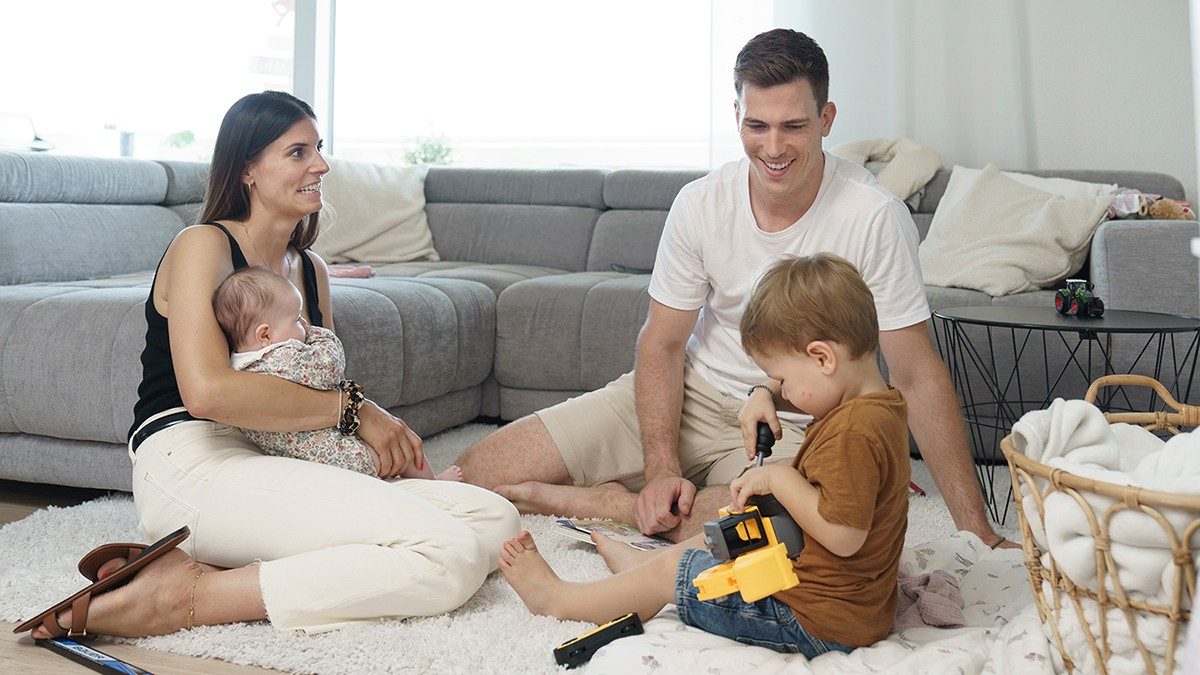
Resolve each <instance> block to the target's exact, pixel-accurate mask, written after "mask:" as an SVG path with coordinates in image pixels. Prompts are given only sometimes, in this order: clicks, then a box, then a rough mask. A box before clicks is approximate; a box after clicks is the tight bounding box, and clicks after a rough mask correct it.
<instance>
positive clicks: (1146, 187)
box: [917, 169, 1185, 213]
mask: <svg viewBox="0 0 1200 675" xmlns="http://www.w3.org/2000/svg"><path fill="white" fill-rule="evenodd" d="M950 173H951V172H950V171H947V170H945V169H942V170H940V171H938V172H937V173H936V174H934V176H933V179H932V180H930V181H929V183H928V184H927V185H926V186H925V194H924V196H922V197H921V205H920V206H919V207H918V208H917V212H918V213H933V212H934V211H936V210H937V206H938V202H940V201H941V200H942V195H943V194H944V193H945V192H946V187H947V185H949V183H950ZM1021 173H1024V174H1028V175H1030V176H1042V177H1045V178H1069V179H1071V180H1079V181H1084V182H1088V183H1116V184H1117V185H1119V186H1120V187H1126V188H1135V189H1137V190H1141V191H1142V192H1146V193H1149V194H1156V195H1162V196H1164V197H1170V198H1171V199H1185V197H1184V192H1183V184H1182V183H1180V182H1179V180H1178V179H1176V178H1174V177H1172V176H1168V175H1166V174H1163V173H1155V172H1152V171H1097V170H1085V171H1065V170H1061V169H1058V170H1055V169H1021Z"/></svg>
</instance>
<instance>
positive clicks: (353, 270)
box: [329, 263, 375, 279]
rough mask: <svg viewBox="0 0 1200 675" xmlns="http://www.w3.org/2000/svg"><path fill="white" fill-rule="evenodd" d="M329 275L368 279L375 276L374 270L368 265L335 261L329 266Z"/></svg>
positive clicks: (342, 277)
mask: <svg viewBox="0 0 1200 675" xmlns="http://www.w3.org/2000/svg"><path fill="white" fill-rule="evenodd" d="M329 276H331V277H338V278H341V279H369V278H371V277H373V276H375V270H374V269H373V268H372V267H371V266H370V265H355V264H352V263H336V264H333V265H330V266H329Z"/></svg>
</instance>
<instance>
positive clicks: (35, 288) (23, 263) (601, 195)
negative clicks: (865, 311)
mask: <svg viewBox="0 0 1200 675" xmlns="http://www.w3.org/2000/svg"><path fill="white" fill-rule="evenodd" d="M204 171H205V167H204V166H203V165H201V164H197V163H183V162H152V161H141V160H117V159H98V158H77V157H65V156H54V155H39V154H20V153H0V479H8V480H19V481H29V482H40V483H54V484H61V485H75V486H86V487H98V488H111V489H128V488H129V485H130V475H129V473H130V472H129V460H128V458H127V456H126V454H125V449H124V445H123V443H124V441H125V440H126V438H125V434H126V431H127V429H128V427H129V425H130V423H131V421H132V414H133V404H134V401H135V397H136V389H137V383H138V381H139V379H140V374H141V373H140V366H139V362H138V356H139V354H140V352H141V349H142V345H143V336H144V333H145V329H146V324H145V319H144V317H143V303H144V302H145V299H146V295H147V290H148V287H149V283H150V278H151V273H152V270H153V268H154V266H155V264H156V263H157V261H158V259H159V256H160V255H161V254H162V252H163V250H164V249H165V247H166V245H167V243H168V242H169V241H170V240H171V238H172V237H173V236H174V235H175V234H176V233H177V232H178V231H179V230H181V229H182V228H183V227H185V226H186V225H187V224H191V223H192V222H194V219H195V217H196V214H197V212H198V201H199V199H200V196H201V194H202V192H203V181H204ZM1037 173H1038V174H1039V175H1046V176H1064V177H1074V178H1080V179H1083V180H1090V181H1105V182H1117V183H1119V184H1121V185H1123V186H1129V187H1137V188H1140V189H1142V190H1143V191H1147V192H1156V193H1159V194H1164V195H1167V196H1171V197H1176V198H1182V197H1183V189H1182V187H1181V186H1180V184H1179V182H1178V181H1176V180H1174V179H1172V178H1170V177H1168V176H1163V175H1161V174H1152V173H1134V172H1099V171H1088V172H1078V171H1077V172H1066V171H1060V172H1037ZM702 175H703V172H701V171H648V170H630V169H618V170H600V169H561V170H559V169H555V170H531V169H511V170H503V169H470V168H453V167H448V168H441V167H435V168H432V169H431V170H430V172H429V175H428V178H427V179H426V185H425V196H426V200H427V205H426V213H427V215H428V218H429V225H430V228H431V230H432V232H433V238H434V244H435V246H436V248H437V250H438V252H439V254H440V255H441V257H442V259H443V261H442V262H412V263H401V264H391V265H382V266H378V267H376V276H375V277H374V278H371V279H335V280H333V283H332V285H333V290H332V302H333V307H334V313H335V315H336V319H337V328H338V333H339V335H340V336H341V338H342V340H343V341H344V343H345V346H346V353H347V373H348V375H349V376H350V377H353V378H354V379H356V380H358V381H360V382H361V383H362V384H363V385H364V387H365V388H366V390H367V392H368V394H369V395H370V396H371V397H372V398H373V399H375V400H376V401H377V402H379V403H380V404H381V405H383V406H385V407H386V408H388V409H389V410H391V411H392V412H394V413H395V414H397V415H399V416H401V417H403V418H404V419H405V420H407V421H408V422H409V423H410V424H411V425H412V426H413V428H414V429H415V430H416V431H417V432H418V433H420V434H422V435H427V434H431V433H435V432H437V431H440V430H443V429H446V428H449V427H452V426H455V425H458V424H462V423H464V422H467V421H470V420H472V419H474V418H475V417H477V416H480V415H484V416H490V417H501V418H503V419H507V420H512V419H516V418H518V417H520V416H522V415H525V414H528V413H530V412H533V411H535V410H537V409H539V408H541V407H544V406H546V405H550V404H553V403H557V402H559V401H562V400H565V399H566V398H569V397H571V396H574V395H576V394H579V393H581V392H585V391H589V390H592V389H596V388H598V387H600V386H603V385H604V384H605V383H606V382H608V381H610V380H612V379H614V378H615V377H617V376H618V375H620V374H621V373H623V372H626V371H628V370H630V369H631V368H632V367H633V358H634V351H633V350H634V341H635V339H636V336H637V332H638V329H639V328H640V326H641V324H642V321H643V320H644V319H645V316H646V311H647V307H648V303H649V296H648V294H647V286H648V284H649V276H648V275H646V274H634V273H629V270H648V269H649V268H651V267H652V266H653V263H654V255H655V250H656V247H657V241H658V237H659V235H660V234H661V231H662V226H663V221H664V218H665V216H666V212H667V209H668V208H669V207H670V205H671V201H672V199H673V198H674V196H675V194H676V193H677V192H678V190H679V189H680V188H681V187H682V186H683V185H685V184H686V183H688V182H690V181H692V180H694V179H696V178H699V177H700V176H702ZM948 177H949V174H948V172H940V173H939V174H938V175H937V177H935V178H934V180H933V182H932V183H931V184H930V185H929V187H928V188H927V190H926V193H925V196H924V198H923V199H922V201H921V203H920V208H919V209H918V212H917V213H916V214H914V218H915V220H916V221H917V225H918V227H919V228H920V230H921V232H922V235H924V232H925V231H927V229H928V227H929V222H930V220H931V219H932V214H933V212H934V209H935V208H936V205H937V201H938V199H939V198H940V196H941V194H942V192H943V191H944V190H945V186H946V182H947V180H948ZM1195 235H1196V224H1195V223H1194V222H1174V221H1170V222H1168V221H1137V222H1134V221H1120V222H1111V223H1105V224H1104V225H1102V226H1101V227H1100V229H1099V231H1098V232H1097V235H1096V238H1095V240H1094V242H1093V244H1092V252H1091V257H1090V261H1089V264H1088V267H1087V269H1086V271H1085V273H1086V274H1087V275H1088V276H1089V277H1090V278H1091V279H1092V280H1093V281H1094V282H1095V283H1096V286H1097V292H1098V293H1099V294H1100V295H1101V296H1102V297H1104V298H1105V299H1106V301H1107V302H1108V304H1109V306H1110V307H1116V308H1135V309H1150V310H1158V311H1169V312H1172V313H1184V314H1190V315H1196V314H1200V311H1198V308H1197V298H1198V297H1200V295H1198V293H1197V278H1196V264H1195V260H1194V259H1193V258H1192V257H1191V255H1190V253H1189V252H1188V250H1189V249H1188V242H1189V241H1190V239H1191V238H1192V237H1193V236H1195ZM614 266H615V267H616V268H617V269H622V270H625V271H622V272H616V271H613V269H614ZM928 292H929V299H930V303H931V304H932V306H933V307H934V308H935V309H938V308H943V307H952V306H963V305H980V304H983V305H986V304H1032V305H1045V304H1046V303H1048V302H1050V297H1051V296H1052V291H1038V292H1034V293H1024V294H1019V295H1014V296H1008V297H1002V298H991V297H989V296H987V295H985V294H983V293H979V292H975V291H968V290H962V289H950V288H937V287H929V288H928Z"/></svg>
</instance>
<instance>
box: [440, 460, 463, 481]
mask: <svg viewBox="0 0 1200 675" xmlns="http://www.w3.org/2000/svg"><path fill="white" fill-rule="evenodd" d="M434 478H436V479H438V480H452V481H455V482H458V483H461V482H462V479H463V472H462V469H460V468H458V467H457V466H456V465H453V464H451V465H450V468H449V469H446V470H445V471H443V472H441V473H439V474H438V475H436V476H434Z"/></svg>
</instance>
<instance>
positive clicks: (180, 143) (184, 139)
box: [165, 129, 196, 148]
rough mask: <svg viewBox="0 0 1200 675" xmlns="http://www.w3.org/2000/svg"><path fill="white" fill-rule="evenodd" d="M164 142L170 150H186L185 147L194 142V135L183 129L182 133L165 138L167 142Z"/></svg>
mask: <svg viewBox="0 0 1200 675" xmlns="http://www.w3.org/2000/svg"><path fill="white" fill-rule="evenodd" d="M165 142H166V144H167V145H169V146H171V147H172V148H186V147H187V146H189V145H191V144H192V143H195V142H196V134H193V133H192V132H191V130H189V129H184V130H183V131H179V132H176V133H173V134H171V135H170V136H167V140H166V141H165Z"/></svg>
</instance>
